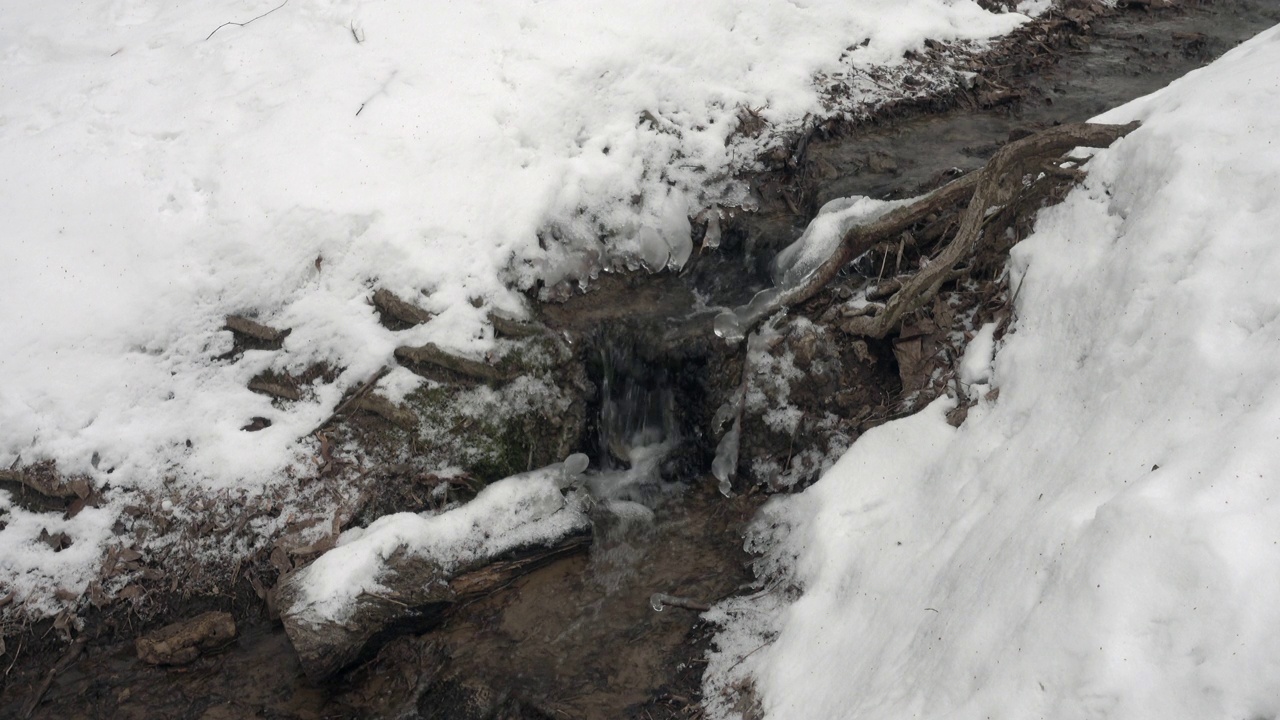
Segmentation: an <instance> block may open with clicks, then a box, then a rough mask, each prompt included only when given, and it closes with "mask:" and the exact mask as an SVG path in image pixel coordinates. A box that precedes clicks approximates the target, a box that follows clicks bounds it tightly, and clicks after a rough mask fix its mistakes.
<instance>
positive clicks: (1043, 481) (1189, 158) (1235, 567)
mask: <svg viewBox="0 0 1280 720" xmlns="http://www.w3.org/2000/svg"><path fill="white" fill-rule="evenodd" d="M1277 67H1280V28H1277V29H1273V30H1271V31H1268V32H1266V33H1263V34H1262V35H1260V36H1259V37H1257V38H1255V39H1254V40H1252V41H1250V42H1248V43H1246V44H1245V45H1243V46H1241V47H1240V48H1237V49H1236V50H1234V51H1232V52H1231V53H1229V54H1228V55H1227V56H1225V57H1224V58H1222V59H1221V60H1219V61H1217V62H1216V63H1214V64H1213V65H1212V66H1210V67H1208V68H1206V69H1204V70H1201V71H1198V72H1195V73H1192V74H1190V75H1188V76H1187V77H1186V78H1183V79H1182V80H1179V81H1177V82H1175V83H1173V84H1172V85H1171V86H1169V87H1168V88H1166V89H1165V90H1162V91H1160V92H1158V93H1155V94H1154V95H1152V96H1149V97H1147V98H1144V99H1140V100H1138V101H1135V102H1133V103H1130V104H1129V105H1126V106H1124V107H1123V108H1120V109H1117V110H1115V111H1112V112H1110V113H1108V114H1106V115H1104V116H1102V117H1101V118H1099V120H1100V121H1106V122H1124V121H1128V120H1131V119H1138V120H1141V121H1142V122H1143V126H1142V127H1141V128H1140V129H1138V130H1137V131H1135V132H1134V133H1132V134H1131V135H1129V136H1128V137H1126V138H1124V139H1122V140H1120V141H1119V142H1117V143H1116V144H1115V145H1114V146H1113V147H1111V148H1110V149H1107V150H1103V151H1099V152H1098V153H1097V154H1096V156H1095V158H1094V159H1093V160H1092V161H1091V162H1090V163H1089V166H1088V170H1089V175H1088V179H1087V180H1086V181H1085V183H1084V185H1083V187H1081V188H1078V189H1076V190H1075V191H1073V192H1072V193H1071V194H1070V195H1069V196H1068V198H1067V199H1066V201H1065V202H1064V203H1063V204H1061V205H1059V206H1057V207H1055V208H1052V209H1049V210H1047V211H1045V212H1043V213H1042V214H1041V216H1040V218H1039V219H1038V222H1037V227H1036V230H1035V233H1034V234H1033V235H1032V236H1031V237H1030V238H1028V239H1027V240H1025V241H1024V242H1022V243H1021V244H1019V245H1018V246H1016V247H1015V248H1014V251H1013V256H1012V261H1011V266H1012V270H1013V272H1014V274H1015V278H1014V279H1013V282H1012V283H1011V285H1013V286H1018V285H1019V284H1020V285H1021V290H1020V294H1019V296H1018V300H1017V316H1016V322H1015V324H1014V327H1013V331H1012V333H1011V334H1009V335H1006V336H1005V338H1004V339H1003V340H1002V343H1003V345H1002V347H999V348H997V353H996V355H995V361H994V367H993V370H992V372H991V375H990V382H991V383H992V385H993V386H994V387H996V388H998V389H999V390H1000V392H999V396H998V399H996V400H994V401H992V400H990V399H987V398H989V397H990V396H982V399H979V401H978V404H977V405H976V406H974V407H973V408H972V409H971V410H970V412H969V415H968V419H967V420H966V422H965V423H964V424H963V425H962V426H961V427H960V428H958V429H953V428H952V427H950V426H949V425H948V424H947V422H946V419H945V415H946V411H947V410H948V409H949V408H950V407H951V406H952V404H953V403H954V401H952V400H947V399H940V400H938V401H936V402H934V403H933V404H931V405H930V406H929V407H928V408H926V409H925V410H924V411H922V412H921V413H919V414H917V415H916V416H913V417H910V418H906V419H903V420H899V421H897V422H894V423H890V424H888V425H885V426H882V427H879V428H877V429H875V430H873V431H871V432H869V433H867V434H866V435H865V436H863V437H861V438H860V439H859V440H858V441H857V442H856V443H855V444H854V445H853V446H852V447H851V448H850V450H849V451H848V452H847V453H846V454H845V455H844V456H843V457H842V458H841V459H840V460H839V462H838V463H837V464H836V465H835V466H834V467H833V468H832V469H831V470H830V471H829V472H828V473H827V474H826V475H825V476H824V477H823V478H822V479H821V480H820V481H819V482H818V483H817V484H815V485H814V486H812V487H811V488H809V489H808V490H806V491H805V492H804V493H801V494H799V495H797V496H792V497H789V498H785V499H781V500H775V501H773V502H771V503H770V504H769V505H767V506H766V508H765V509H764V511H763V512H762V514H761V516H760V518H759V520H758V522H757V523H756V525H755V529H754V531H753V535H752V537H751V539H750V541H749V547H750V548H752V549H754V550H756V551H758V552H761V553H762V556H761V559H760V566H759V567H760V569H761V570H762V571H764V573H765V577H766V578H768V579H769V580H770V582H771V583H772V584H771V585H770V587H769V588H768V589H767V590H766V591H765V592H763V593H762V594H761V595H759V596H758V597H755V598H742V599H736V600H732V601H729V602H727V603H724V604H722V605H721V606H719V607H718V608H716V609H714V610H713V611H712V613H710V615H709V617H711V618H712V619H714V620H716V621H717V622H721V623H723V624H724V631H723V632H722V633H721V635H720V637H719V639H718V647H719V650H718V652H716V653H713V655H712V657H711V664H710V666H709V669H708V675H707V688H706V690H707V692H708V697H709V698H710V702H711V705H712V707H711V710H712V712H711V715H712V716H713V717H736V716H738V715H739V714H740V711H741V709H742V707H744V706H749V704H750V698H747V699H746V701H745V702H742V703H738V704H735V703H737V702H738V701H737V700H735V697H736V693H737V690H735V688H740V687H742V686H743V683H750V684H752V685H753V686H754V700H755V702H758V703H759V707H760V708H762V709H763V711H764V716H765V717H772V718H797V717H805V718H819V719H820V718H907V717H917V718H930V717H954V718H1027V717H1047V718H1076V717H1123V718H1204V717H1224V718H1225V717H1232V718H1259V717H1275V716H1276V715H1277V713H1280V649H1278V648H1280V575H1278V574H1277V573H1276V572H1275V568H1276V567H1278V566H1280V492H1277V487H1280V486H1277V482H1276V481H1277V479H1278V478H1280V387H1278V386H1277V384H1276V369H1277V365H1276V358H1277V356H1280V322H1277V319H1278V318H1280V299H1278V297H1280V296H1277V295H1276V292H1275V279H1276V278H1277V277H1280V243H1277V242H1276V241H1277V230H1276V228H1280V203H1277V202H1276V198H1277V197H1280V75H1278V74H1277V73H1276V68H1277ZM974 342H975V344H978V343H981V344H979V345H978V347H976V348H975V349H974V350H973V361H972V365H970V363H969V361H968V359H966V366H967V367H968V371H967V372H971V373H973V372H975V370H976V369H977V368H978V366H981V365H983V364H984V361H985V356H986V354H987V348H986V347H985V344H986V342H987V341H986V340H985V339H981V338H980V339H979V340H975V341H974ZM970 377H971V379H974V380H975V381H976V379H977V374H971V375H970Z"/></svg>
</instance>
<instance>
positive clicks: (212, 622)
mask: <svg viewBox="0 0 1280 720" xmlns="http://www.w3.org/2000/svg"><path fill="white" fill-rule="evenodd" d="M235 636H236V621H235V619H233V618H232V617H231V613H225V612H218V611H213V612H207V613H205V614H203V615H197V616H196V617H193V618H191V619H190V620H183V621H182V622H177V623H174V624H172V625H167V626H165V627H163V628H160V629H159V630H156V631H155V632H153V633H149V634H147V635H144V636H142V637H140V638H138V639H137V641H136V642H135V643H134V645H135V647H136V648H137V651H138V659H139V660H141V661H142V662H145V663H149V664H151V665H186V664H187V663H189V662H191V661H193V660H195V659H196V658H198V657H200V655H201V654H202V653H203V652H205V651H207V650H214V649H216V648H219V647H222V646H223V645H226V644H227V643H229V642H231V640H232V639H234V638H235Z"/></svg>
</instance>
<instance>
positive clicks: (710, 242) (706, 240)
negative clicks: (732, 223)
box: [702, 212, 720, 250]
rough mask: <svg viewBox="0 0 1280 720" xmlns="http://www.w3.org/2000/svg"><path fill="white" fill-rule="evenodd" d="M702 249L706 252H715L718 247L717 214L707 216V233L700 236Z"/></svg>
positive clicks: (718, 224) (718, 225) (718, 216)
mask: <svg viewBox="0 0 1280 720" xmlns="http://www.w3.org/2000/svg"><path fill="white" fill-rule="evenodd" d="M702 247H704V248H707V249H708V250H715V249H716V248H718V247H720V213H719V212H712V213H709V214H708V215H707V231H706V233H704V234H703V236H702Z"/></svg>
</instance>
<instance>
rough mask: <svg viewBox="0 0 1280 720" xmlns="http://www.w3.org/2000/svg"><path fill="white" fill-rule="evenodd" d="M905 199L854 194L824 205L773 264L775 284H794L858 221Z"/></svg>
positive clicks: (870, 219)
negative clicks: (893, 199) (878, 198)
mask: <svg viewBox="0 0 1280 720" xmlns="http://www.w3.org/2000/svg"><path fill="white" fill-rule="evenodd" d="M902 204H903V201H901V200H898V201H888V200H875V199H872V198H869V197H863V196H855V197H847V198H837V199H835V200H832V201H831V202H828V203H827V204H826V205H823V206H822V207H821V208H820V209H819V210H818V214H817V215H816V216H815V217H814V218H813V220H811V221H810V222H809V225H808V226H807V227H806V228H805V229H804V232H803V233H801V235H800V237H799V238H797V239H796V241H795V242H793V243H791V244H790V245H788V246H787V247H786V248H784V249H783V250H782V252H780V253H778V255H777V257H775V258H774V259H773V263H772V264H771V268H770V269H771V271H772V272H771V274H772V276H773V282H774V285H776V286H778V287H780V288H793V287H798V286H799V285H801V284H803V283H804V281H805V280H806V279H807V278H808V277H809V276H810V275H812V274H813V271H814V270H817V269H818V267H819V266H820V265H822V263H824V262H826V261H827V258H829V257H831V254H832V253H834V252H835V250H836V248H838V247H839V246H840V241H841V240H842V239H843V238H844V234H845V233H846V232H848V231H849V228H852V227H854V226H856V225H865V224H867V223H870V222H874V221H875V220H877V219H878V218H880V217H881V216H882V215H884V214H885V213H887V212H889V211H890V210H892V209H894V208H895V207H899V206H901V205H902Z"/></svg>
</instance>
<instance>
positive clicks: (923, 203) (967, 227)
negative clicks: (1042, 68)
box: [736, 122, 1138, 338]
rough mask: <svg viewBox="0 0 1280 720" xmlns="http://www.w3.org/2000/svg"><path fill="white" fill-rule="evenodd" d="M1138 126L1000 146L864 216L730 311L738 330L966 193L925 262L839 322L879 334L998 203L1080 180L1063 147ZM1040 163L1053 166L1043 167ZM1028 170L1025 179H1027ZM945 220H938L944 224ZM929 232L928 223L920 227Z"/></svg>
mask: <svg viewBox="0 0 1280 720" xmlns="http://www.w3.org/2000/svg"><path fill="white" fill-rule="evenodd" d="M1137 127H1138V123H1136V122H1133V123H1129V124H1127V125H1103V124H1094V123H1072V124H1068V125H1059V126H1057V127H1053V128H1049V129H1047V130H1043V131H1041V132H1038V133H1035V134H1032V135H1029V136H1027V137H1025V138H1022V139H1019V140H1015V141H1013V142H1011V143H1009V144H1007V145H1005V146H1004V147H1003V148H1001V149H1000V150H999V151H998V152H997V153H996V154H995V156H994V157H992V158H991V160H990V161H989V162H988V163H987V165H986V166H985V167H983V168H982V169H981V170H977V171H974V172H972V173H969V174H967V175H964V176H962V177H960V178H957V179H955V180H953V181H951V182H950V183H948V184H946V185H944V186H943V187H941V188H939V189H937V190H934V191H933V192H931V193H929V194H928V195H925V196H923V197H921V198H919V199H918V200H916V201H915V202H913V203H911V204H909V205H904V206H902V207H899V208H896V209H894V210H893V211H891V212H889V213H886V214H885V215H883V216H881V217H880V218H878V219H876V220H874V221H872V222H870V223H867V224H865V225H858V226H856V227H853V228H850V229H849V230H848V231H847V232H846V233H845V235H844V237H843V238H842V239H841V242H840V245H839V247H838V248H837V250H836V251H835V252H834V253H832V255H831V257H830V258H828V259H827V261H826V262H824V263H823V264H822V265H820V266H819V267H818V268H817V269H816V270H814V271H813V272H812V273H811V274H810V275H809V276H808V277H807V278H805V279H804V281H802V282H801V283H799V284H798V285H796V286H794V287H790V288H780V289H778V291H777V293H776V295H774V296H773V297H772V298H770V300H769V301H768V302H764V303H756V302H753V303H752V305H751V306H747V307H744V308H740V309H739V310H737V311H736V312H737V314H738V317H739V318H741V329H742V332H743V334H744V335H745V334H746V333H747V332H749V331H750V330H751V329H753V328H754V327H755V326H756V325H758V324H759V323H760V322H761V321H763V320H764V319H765V318H766V317H769V316H770V315H772V314H773V313H775V312H777V311H778V310H782V309H785V308H788V307H794V306H796V305H799V304H801V303H803V302H805V301H807V300H809V299H810V298H812V297H814V296H815V295H817V294H818V293H819V292H820V291H821V290H822V289H823V288H825V287H826V286H827V284H828V283H830V282H831V281H832V280H833V279H835V278H836V276H837V275H838V274H839V272H840V270H841V269H843V268H844V267H845V266H846V265H848V264H849V263H850V262H851V261H852V260H854V259H855V258H857V257H859V256H861V255H863V254H864V253H866V252H868V251H869V250H871V249H873V248H874V247H876V246H877V245H881V244H889V243H892V244H895V245H896V244H897V243H898V241H899V238H900V237H901V236H902V235H903V233H907V232H908V231H909V230H910V229H911V227H912V226H914V225H917V224H919V223H922V222H926V221H927V222H930V223H931V227H932V226H937V225H939V222H940V221H938V220H936V219H934V218H938V217H942V216H943V215H944V214H945V211H947V210H948V209H949V208H951V207H952V206H954V205H957V204H960V203H962V202H964V200H965V199H966V198H969V203H968V207H967V208H966V209H965V210H964V212H963V213H962V214H961V217H960V223H959V228H958V229H957V230H956V232H955V235H954V236H953V237H952V239H951V241H950V242H949V243H948V244H947V245H946V246H945V247H943V248H942V250H941V251H940V252H939V253H938V254H937V255H936V256H934V257H933V258H932V259H930V260H929V262H928V264H927V265H926V266H925V267H924V268H922V269H921V270H920V271H919V272H917V273H915V274H914V275H909V276H906V277H902V278H896V279H894V280H893V281H891V282H890V283H883V284H882V285H881V286H880V288H877V292H876V295H877V296H878V297H881V298H887V299H885V300H884V302H883V304H878V305H870V306H868V307H867V310H866V312H865V313H863V314H860V315H858V316H856V317H853V318H850V319H849V320H847V321H846V322H844V323H843V324H842V325H841V327H842V328H843V329H844V330H846V331H848V332H849V333H851V334H854V335H859V336H863V337H870V338H884V337H885V336H887V335H889V334H890V333H891V332H893V331H895V330H896V329H897V328H898V327H900V325H901V323H902V320H903V318H904V317H906V316H907V315H908V314H909V313H911V312H912V311H914V310H916V309H918V308H920V307H922V306H923V305H924V304H925V303H927V302H928V301H929V300H930V299H931V298H933V296H934V295H936V294H937V292H938V290H939V289H940V288H941V287H942V285H943V284H944V283H946V282H947V281H948V280H951V279H953V278H954V277H955V276H956V266H957V265H958V264H959V263H960V262H961V261H962V260H963V259H964V258H966V257H970V256H971V255H973V253H974V252H975V251H976V250H977V249H978V247H979V245H980V243H981V241H982V239H983V237H984V230H985V229H986V226H987V224H988V223H989V221H990V220H991V218H993V217H994V216H996V215H997V214H998V213H999V212H1000V210H1002V209H1003V208H1004V207H1006V206H1008V205H1009V204H1010V203H1012V202H1014V201H1015V200H1018V199H1019V198H1022V197H1025V196H1027V195H1028V194H1029V193H1034V192H1042V190H1041V189H1040V187H1039V186H1040V184H1041V181H1042V180H1043V179H1045V178H1046V177H1049V178H1052V179H1056V180H1057V181H1059V182H1060V181H1061V180H1062V177H1064V176H1068V177H1069V178H1070V179H1071V180H1078V179H1079V177H1080V176H1081V172H1080V171H1079V169H1078V168H1071V169H1066V168H1062V163H1063V162H1064V161H1063V160H1062V159H1061V158H1062V156H1063V154H1064V153H1069V152H1070V151H1071V150H1073V149H1075V148H1077V147H1092V148H1101V147H1107V146H1109V145H1111V143H1113V142H1115V141H1116V140H1117V139H1119V138H1121V137H1124V136H1125V135H1128V134H1129V133H1130V132H1132V131H1133V130H1135V129H1136V128H1137ZM1046 166H1051V167H1054V168H1057V169H1058V170H1057V171H1056V172H1053V173H1051V174H1048V173H1046V172H1045V167H1046ZM1029 174H1030V176H1031V179H1030V181H1027V180H1026V178H1027V176H1028V175H1029ZM946 224H947V223H943V225H944V226H945V225H946ZM935 231H936V230H935ZM928 232H929V228H926V233H928ZM939 236H940V237H941V236H943V232H939ZM895 285H896V287H895Z"/></svg>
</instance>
